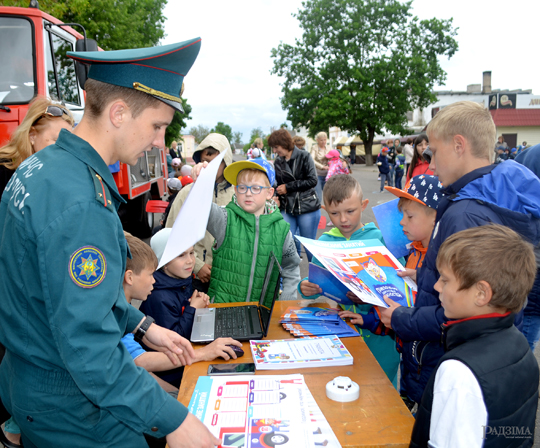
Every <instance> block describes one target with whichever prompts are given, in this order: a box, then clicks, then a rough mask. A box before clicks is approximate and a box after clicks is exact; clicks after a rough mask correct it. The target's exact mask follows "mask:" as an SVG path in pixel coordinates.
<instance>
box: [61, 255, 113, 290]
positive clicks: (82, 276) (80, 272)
mask: <svg viewBox="0 0 540 448" xmlns="http://www.w3.org/2000/svg"><path fill="white" fill-rule="evenodd" d="M106 273H107V262H106V261H105V255H103V252H101V251H100V250H99V249H98V248H96V247H93V246H84V247H81V248H80V249H77V250H76V251H75V252H74V253H73V255H72V256H71V258H70V259H69V276H70V277H71V280H73V282H74V283H75V284H76V285H77V286H80V287H81V288H95V287H96V286H97V285H99V284H100V283H101V282H102V281H103V279H104V278H105V274H106Z"/></svg>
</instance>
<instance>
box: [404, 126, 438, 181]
mask: <svg viewBox="0 0 540 448" xmlns="http://www.w3.org/2000/svg"><path fill="white" fill-rule="evenodd" d="M428 145H429V140H428V136H427V135H426V134H420V135H419V136H418V137H416V140H415V141H414V155H413V158H412V160H411V164H410V165H409V170H408V171H407V180H406V184H407V183H408V182H409V180H411V178H413V177H414V176H419V175H420V174H429V175H433V171H431V170H430V169H429V162H428V161H427V160H424V157H423V156H422V154H423V153H424V151H425V150H426V148H427V147H428ZM406 184H405V185H406Z"/></svg>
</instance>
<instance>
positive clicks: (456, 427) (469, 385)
mask: <svg viewBox="0 0 540 448" xmlns="http://www.w3.org/2000/svg"><path fill="white" fill-rule="evenodd" d="M487 418H488V415H487V409H486V405H485V403H484V396H483V394H482V389H481V388H480V384H478V380H477V379H476V377H475V376H474V374H473V373H472V371H471V369H469V368H468V367H467V366H466V365H465V364H463V363H462V362H461V361H457V360H455V359H449V360H448V361H444V362H443V363H442V364H441V365H440V366H439V369H438V370H437V373H436V375H435V384H434V387H433V406H432V412H431V425H430V428H429V443H428V446H429V447H432V448H462V447H463V448H477V447H478V448H480V447H482V446H483V445H484V439H483V437H484V427H485V426H486V425H487Z"/></svg>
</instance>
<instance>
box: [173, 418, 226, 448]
mask: <svg viewBox="0 0 540 448" xmlns="http://www.w3.org/2000/svg"><path fill="white" fill-rule="evenodd" d="M166 438H167V443H168V444H169V447H170V448H180V447H182V448H214V447H215V446H217V445H221V440H219V439H218V438H216V437H214V436H213V435H212V434H211V433H210V431H208V428H207V427H206V426H204V425H203V424H202V422H201V421H200V420H199V419H198V418H197V417H195V416H194V415H193V414H189V413H188V415H187V417H186V419H185V420H184V422H183V423H182V424H181V425H180V426H179V427H178V428H176V430H175V431H173V432H171V433H170V434H169V435H168V436H167V437H166Z"/></svg>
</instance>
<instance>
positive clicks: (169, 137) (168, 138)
mask: <svg viewBox="0 0 540 448" xmlns="http://www.w3.org/2000/svg"><path fill="white" fill-rule="evenodd" d="M182 107H183V108H184V113H181V112H179V111H175V112H174V116H173V119H172V121H171V124H170V125H169V126H168V127H167V130H166V131H165V146H167V147H168V146H171V143H172V142H173V141H174V140H176V141H178V140H179V139H181V138H182V137H181V136H180V134H181V132H182V129H185V128H186V120H190V119H191V116H190V115H189V114H190V113H191V106H190V105H189V104H188V102H187V100H186V99H185V98H182Z"/></svg>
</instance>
